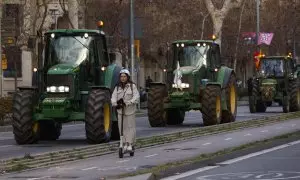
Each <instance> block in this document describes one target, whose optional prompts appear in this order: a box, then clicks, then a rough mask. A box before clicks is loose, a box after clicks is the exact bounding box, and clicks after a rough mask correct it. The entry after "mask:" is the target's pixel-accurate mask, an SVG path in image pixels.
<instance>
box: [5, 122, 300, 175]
mask: <svg viewBox="0 0 300 180" xmlns="http://www.w3.org/2000/svg"><path fill="white" fill-rule="evenodd" d="M298 130H300V121H299V120H298V119H297V120H290V121H286V122H280V123H276V124H272V125H267V126H264V127H258V128H251V129H245V130H241V131H235V132H229V133H224V134H222V135H213V136H207V137H200V138H195V139H192V140H187V141H182V142H176V143H170V144H166V145H163V146H157V147H151V148H144V149H139V150H137V151H136V153H135V156H134V157H129V155H128V154H126V155H125V156H124V158H123V159H119V158H118V155H117V153H114V154H108V155H104V156H101V157H95V158H90V159H86V160H80V161H76V162H71V163H67V164H65V165H60V166H55V167H50V168H42V169H37V170H32V171H27V172H22V173H16V174H8V175H3V176H0V179H8V180H11V179H18V180H37V179H57V180H58V179H64V180H71V179H85V180H99V179H100V178H102V177H107V176H112V175H119V174H122V173H129V172H134V171H136V170H143V169H145V168H151V167H155V166H157V165H160V164H165V163H169V162H173V161H178V160H185V159H188V158H194V157H195V156H198V155H200V154H203V153H204V154H206V153H213V152H217V151H220V150H223V149H224V148H232V147H236V146H239V145H241V144H246V143H249V142H254V141H259V140H263V139H266V138H271V137H274V136H278V135H282V134H286V133H289V132H293V131H298ZM295 153H298V155H299V150H298V152H295ZM290 155H292V154H290ZM281 157H283V156H281ZM286 157H287V156H286ZM297 159H299V156H298V158H296V157H295V160H297ZM277 160H278V161H279V160H280V158H277ZM293 162H296V161H293ZM285 165H286V164H285ZM293 165H294V166H296V165H297V164H295V163H294V164H293ZM252 166H253V168H255V167H254V166H255V165H254V164H252ZM256 166H257V168H258V167H261V166H260V165H256ZM286 166H287V165H286ZM240 168H241V169H240V170H242V168H247V165H246V164H245V165H244V166H241V167H240ZM270 169H272V168H270ZM228 170H230V169H228ZM291 170H294V169H291ZM243 171H244V169H243ZM179 173H182V172H179ZM174 174H175V173H174ZM172 175H173V174H172ZM188 179H189V178H188ZM171 180H175V179H174V178H173V177H171Z"/></svg>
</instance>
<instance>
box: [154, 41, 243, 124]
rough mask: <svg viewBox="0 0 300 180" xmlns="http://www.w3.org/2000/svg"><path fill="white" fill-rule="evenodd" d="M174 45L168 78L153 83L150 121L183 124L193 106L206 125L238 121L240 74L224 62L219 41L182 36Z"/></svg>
mask: <svg viewBox="0 0 300 180" xmlns="http://www.w3.org/2000/svg"><path fill="white" fill-rule="evenodd" d="M171 49H172V50H171V51H172V53H171V57H170V58H169V60H168V63H167V68H166V73H167V75H166V76H167V78H166V82H165V83H151V85H150V89H149V94H148V116H149V123H150V125H151V126H152V127H162V126H166V125H178V124H182V122H183V121H184V117H185V112H187V111H190V110H200V111H201V112H202V117H203V123H204V125H206V126H207V125H216V124H220V123H229V122H234V121H235V119H236V113H237V85H236V75H235V72H234V70H233V69H230V68H228V67H226V66H225V65H223V64H221V58H220V56H221V55H220V47H219V45H218V44H217V43H215V41H212V40H179V41H175V42H173V43H172V48H171ZM199 121H200V120H199Z"/></svg>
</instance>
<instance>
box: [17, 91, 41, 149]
mask: <svg viewBox="0 0 300 180" xmlns="http://www.w3.org/2000/svg"><path fill="white" fill-rule="evenodd" d="M33 99H34V92H32V91H18V92H16V93H15V96H14V99H13V108H12V117H13V118H12V119H13V120H12V126H13V133H14V137H15V140H16V142H17V143H18V144H33V143H36V142H37V141H38V139H39V123H38V122H35V121H33V119H32V117H33V106H34V100H33Z"/></svg>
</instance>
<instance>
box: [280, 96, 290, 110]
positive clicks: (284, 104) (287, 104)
mask: <svg viewBox="0 0 300 180" xmlns="http://www.w3.org/2000/svg"><path fill="white" fill-rule="evenodd" d="M282 110H283V112H284V113H288V112H290V100H289V96H283V100H282Z"/></svg>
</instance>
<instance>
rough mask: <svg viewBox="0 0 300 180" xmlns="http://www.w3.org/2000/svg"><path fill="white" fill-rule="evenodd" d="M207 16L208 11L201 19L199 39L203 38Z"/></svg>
mask: <svg viewBox="0 0 300 180" xmlns="http://www.w3.org/2000/svg"><path fill="white" fill-rule="evenodd" d="M208 16H209V13H207V14H206V15H205V16H203V19H202V27H201V28H202V29H201V30H202V32H201V40H203V35H204V27H205V21H206V18H207V17H208Z"/></svg>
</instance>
